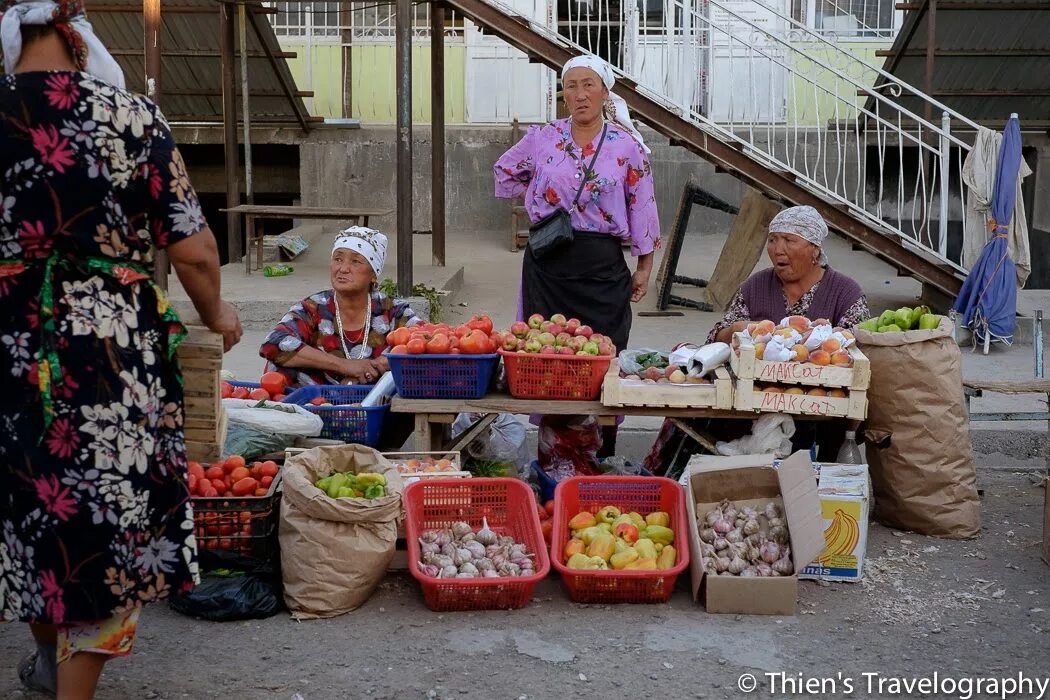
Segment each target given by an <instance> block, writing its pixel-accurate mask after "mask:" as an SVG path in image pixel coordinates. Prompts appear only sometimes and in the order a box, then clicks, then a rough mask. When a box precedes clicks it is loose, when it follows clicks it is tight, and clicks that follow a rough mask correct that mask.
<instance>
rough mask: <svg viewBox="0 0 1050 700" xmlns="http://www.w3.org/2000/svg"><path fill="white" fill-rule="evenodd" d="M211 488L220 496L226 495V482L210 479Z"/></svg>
mask: <svg viewBox="0 0 1050 700" xmlns="http://www.w3.org/2000/svg"><path fill="white" fill-rule="evenodd" d="M211 486H212V488H213V489H215V493H217V494H219V495H220V496H221V495H223V494H224V493H226V482H225V481H224V480H223V479H212V480H211Z"/></svg>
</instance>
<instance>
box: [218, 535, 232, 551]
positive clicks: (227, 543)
mask: <svg viewBox="0 0 1050 700" xmlns="http://www.w3.org/2000/svg"><path fill="white" fill-rule="evenodd" d="M219 549H233V540H231V539H229V538H224V539H221V540H219Z"/></svg>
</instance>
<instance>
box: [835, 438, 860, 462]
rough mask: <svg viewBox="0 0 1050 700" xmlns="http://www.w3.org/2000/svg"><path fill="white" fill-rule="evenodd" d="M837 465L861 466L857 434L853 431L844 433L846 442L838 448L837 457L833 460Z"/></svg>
mask: <svg viewBox="0 0 1050 700" xmlns="http://www.w3.org/2000/svg"><path fill="white" fill-rule="evenodd" d="M835 461H836V462H838V463H839V464H862V463H863V462H864V458H863V457H861V454H860V447H859V446H858V445H857V433H856V431H854V430H847V431H846V441H845V442H844V443H842V447H840V448H839V455H838V457H837V458H836V459H835Z"/></svg>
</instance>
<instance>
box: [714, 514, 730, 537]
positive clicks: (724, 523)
mask: <svg viewBox="0 0 1050 700" xmlns="http://www.w3.org/2000/svg"><path fill="white" fill-rule="evenodd" d="M711 527H712V528H714V530H715V532H717V533H718V534H719V535H724V534H726V533H727V532H729V531H730V530H732V529H733V523H732V522H731V521H729V520H726V519H725V518H720V519H718V520H716V521H715V524H714V525H712V526H711Z"/></svg>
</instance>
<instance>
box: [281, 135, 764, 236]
mask: <svg viewBox="0 0 1050 700" xmlns="http://www.w3.org/2000/svg"><path fill="white" fill-rule="evenodd" d="M511 133H512V132H511V128H510V127H499V126H493V127H482V126H456V127H449V128H448V130H447V142H446V159H447V182H446V197H447V200H446V201H447V208H448V226H449V229H450V230H451V231H454V230H456V229H460V230H469V231H482V230H497V231H498V230H506V231H507V232H508V237H509V232H510V203H509V202H507V201H505V200H500V199H496V198H495V196H494V195H493V179H492V166H493V164H494V163H495V162H496V159H497V158H499V157H500V155H502V154H503V152H504V151H505V150H506V149H507V148H509V147H510V145H511ZM646 143H648V144H649V146H650V147H651V148H652V150H653V155H652V165H653V173H654V177H655V179H656V188H657V201H658V206H659V210H660V220H661V224H662V225H663V228H664V230H665V231H666V230H668V229H669V227H670V226H671V222H672V221H673V219H674V216H675V213H676V211H677V209H678V202H679V199H680V197H681V194H682V187H683V185H684V184H685V183H686V182H688V181H689V179H690V178H691V177H695V178H697V179H698V180H699V181H700V182H701V183H702V184H703V186H704V187H705V188H706V189H708V191H710V192H711V193H712V194H714V195H716V196H718V197H721V198H722V199H725V200H726V201H728V202H731V203H735V202H738V201H739V200H740V197H741V196H742V195H743V187H744V186H743V185H742V184H741V183H740V182H739V181H737V180H736V179H734V178H733V177H732V176H730V175H726V174H724V173H723V174H716V173H715V172H714V167H713V166H711V165H710V164H708V163H707V162H706V161H704V160H702V159H700V158H699V157H697V156H694V155H693V154H692V153H690V152H689V151H687V150H685V149H684V148H680V147H671V146H670V145H669V144H668V142H667V139H664V138H661V137H659V136H657V135H656V134H655V133H653V132H647V133H646ZM430 148H431V140H430V132H429V129H426V128H423V129H417V130H416V131H415V136H414V139H413V149H414V154H415V159H414V160H415V162H414V166H415V167H414V172H415V177H414V180H413V195H414V196H413V200H414V203H415V205H414V208H413V227H414V228H415V229H417V230H419V229H427V228H429V227H430V192H431V187H430ZM395 164H396V155H395V144H394V129H393V128H392V127H385V126H367V127H363V128H361V129H360V130H356V131H355V132H354V133H353V135H352V137H351V139H349V140H336V139H332V140H329V141H323V140H320V139H319V138H317V137H316V136H315V137H313V138H311V140H310V142H309V143H305V144H303V145H302V147H301V151H300V177H301V182H302V193H303V204H304V205H308V206H311V205H322V204H324V205H329V206H333V205H340V206H365V205H369V206H371V205H376V206H390V207H393V206H394V201H395V196H396V183H395V177H394V174H395ZM729 222H730V217H729V216H728V215H726V214H722V213H720V212H714V211H710V210H707V209H697V208H695V207H694V209H693V213H692V216H691V218H690V230H693V231H718V232H725V231H728V230H729ZM374 223H375V224H376V225H378V226H379V227H387V228H388V229H393V228H394V226H395V222H394V220H393V217H390V218H389V219H388V220H383V219H378V220H376V221H375V222H374Z"/></svg>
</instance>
